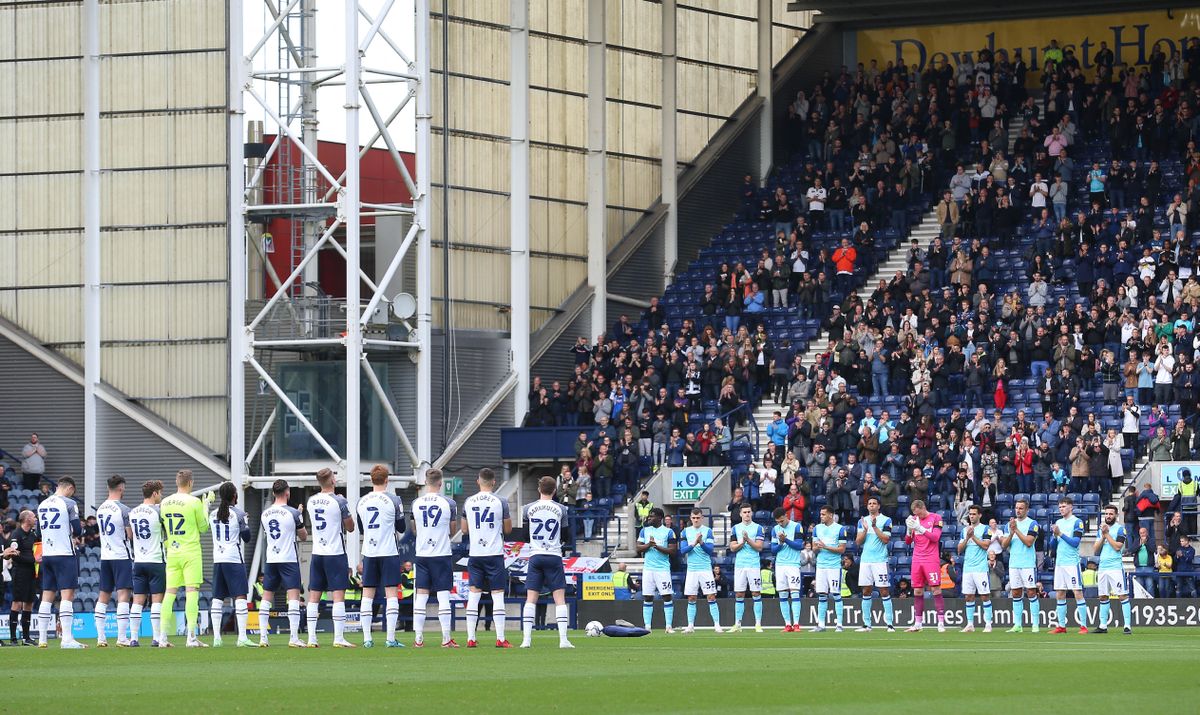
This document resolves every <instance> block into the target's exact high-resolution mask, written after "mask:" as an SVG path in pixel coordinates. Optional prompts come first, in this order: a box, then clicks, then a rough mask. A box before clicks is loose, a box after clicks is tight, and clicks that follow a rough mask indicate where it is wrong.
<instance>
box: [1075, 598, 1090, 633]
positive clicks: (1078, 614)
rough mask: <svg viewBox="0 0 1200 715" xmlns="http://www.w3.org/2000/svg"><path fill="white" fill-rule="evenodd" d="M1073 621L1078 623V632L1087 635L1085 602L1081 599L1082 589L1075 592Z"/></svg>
mask: <svg viewBox="0 0 1200 715" xmlns="http://www.w3.org/2000/svg"><path fill="white" fill-rule="evenodd" d="M1075 620H1076V621H1078V622H1079V632H1080V633H1087V624H1088V617H1087V601H1086V600H1085V599H1084V597H1083V589H1076V590H1075Z"/></svg>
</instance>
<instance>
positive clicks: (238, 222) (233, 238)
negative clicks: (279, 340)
mask: <svg viewBox="0 0 1200 715" xmlns="http://www.w3.org/2000/svg"><path fill="white" fill-rule="evenodd" d="M242 2H243V0H229V17H228V22H229V59H228V66H229V79H228V82H229V115H228V122H229V124H228V129H227V130H226V131H227V133H228V136H227V137H226V139H227V140H228V142H229V145H228V149H227V153H228V154H229V196H228V197H227V198H226V201H227V202H228V207H227V209H228V212H229V213H228V217H229V478H230V479H231V480H233V484H234V486H236V487H237V492H238V503H239V504H242V505H245V503H246V500H245V498H244V496H243V492H244V490H245V486H246V366H245V363H244V361H245V359H246V351H247V346H246V297H247V295H248V293H249V281H250V280H251V279H250V275H249V274H248V273H247V263H248V260H247V257H248V248H249V247H248V246H247V245H246V211H245V205H246V199H245V196H246V170H245V165H244V160H245V157H244V155H245V145H244V144H243V143H242V137H243V136H244V135H245V131H246V129H245V126H244V124H245V118H246V112H245V105H244V104H243V101H242V88H243V86H244V85H245V84H246V72H247V69H248V68H247V67H246V63H245V59H244V57H243V54H242V44H243V39H242V13H243V12H244V9H243V5H242ZM260 135H261V130H260ZM263 263H267V264H268V265H269V262H267V261H266V260H265V259H264V261H263ZM256 280H259V281H261V280H262V276H261V274H259V275H258V277H257V278H256ZM259 292H261V289H260V291H259ZM272 414H274V413H272Z"/></svg>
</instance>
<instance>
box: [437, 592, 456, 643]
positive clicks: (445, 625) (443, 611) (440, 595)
mask: <svg viewBox="0 0 1200 715" xmlns="http://www.w3.org/2000/svg"><path fill="white" fill-rule="evenodd" d="M437 600H438V621H439V622H440V623H441V624H442V642H443V643H449V642H450V614H451V613H453V611H451V610H450V592H449V591H438V592H437Z"/></svg>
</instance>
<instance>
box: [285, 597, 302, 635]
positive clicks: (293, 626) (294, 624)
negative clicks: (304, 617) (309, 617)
mask: <svg viewBox="0 0 1200 715" xmlns="http://www.w3.org/2000/svg"><path fill="white" fill-rule="evenodd" d="M287 606H288V630H289V631H291V638H290V640H293V641H297V640H300V601H291V600H289V601H288V602H287Z"/></svg>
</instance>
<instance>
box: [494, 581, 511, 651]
mask: <svg viewBox="0 0 1200 715" xmlns="http://www.w3.org/2000/svg"><path fill="white" fill-rule="evenodd" d="M497 585H499V584H497ZM493 588H495V590H493V591H492V623H493V624H494V625H495V627H496V645H498V646H501V647H503V648H511V647H512V644H511V643H509V642H508V638H507V637H506V636H505V632H504V629H505V626H506V625H507V620H508V607H507V606H506V605H505V603H504V589H503V588H496V587H495V586H493Z"/></svg>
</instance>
